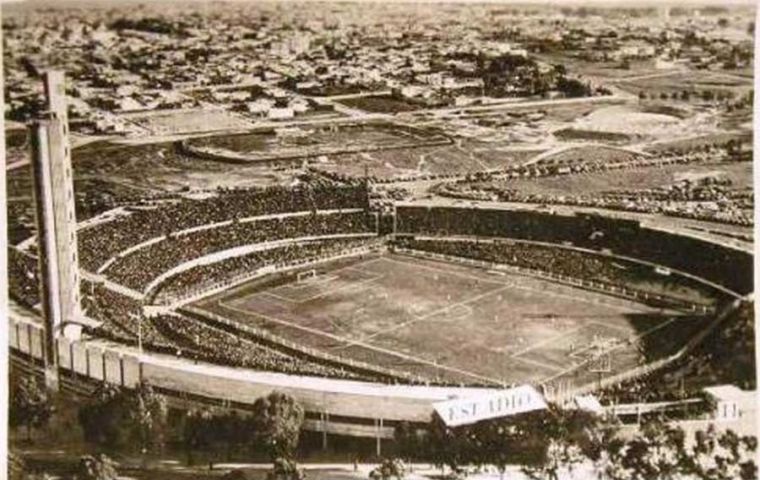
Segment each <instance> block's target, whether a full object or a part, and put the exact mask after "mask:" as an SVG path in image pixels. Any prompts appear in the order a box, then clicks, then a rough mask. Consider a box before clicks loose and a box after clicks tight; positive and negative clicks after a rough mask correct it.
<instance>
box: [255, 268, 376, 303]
mask: <svg viewBox="0 0 760 480" xmlns="http://www.w3.org/2000/svg"><path fill="white" fill-rule="evenodd" d="M384 277H385V275H376V276H374V277H370V278H367V279H365V280H359V281H351V280H349V281H348V284H347V285H343V286H342V287H338V288H332V289H330V288H327V289H325V290H322V291H321V292H319V293H316V294H314V295H312V296H310V297H306V298H300V299H293V298H287V297H283V296H282V295H279V294H277V293H273V292H272V291H271V290H267V291H264V292H259V294H263V295H269V296H270V297H274V298H276V299H278V300H284V301H286V302H289V303H297V304H301V303H306V302H310V301H312V300H316V299H317V298H319V297H324V296H326V295H332V294H334V293H338V292H342V291H345V290H351V289H354V288H363V287H364V285H365V284H367V283H372V282H375V281H377V280H380V279H381V278H384ZM335 278H340V276H338V275H335V276H334V277H333V279H335ZM317 286H319V284H317ZM248 298H250V297H248Z"/></svg>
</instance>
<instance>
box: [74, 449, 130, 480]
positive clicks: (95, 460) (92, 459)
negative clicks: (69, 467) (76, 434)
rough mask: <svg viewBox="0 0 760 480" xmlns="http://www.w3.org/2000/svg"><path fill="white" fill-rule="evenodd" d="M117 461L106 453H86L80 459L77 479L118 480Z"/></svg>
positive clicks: (75, 476) (76, 474) (75, 477)
mask: <svg viewBox="0 0 760 480" xmlns="http://www.w3.org/2000/svg"><path fill="white" fill-rule="evenodd" d="M118 477H119V474H118V473H117V471H116V463H115V462H114V461H113V460H111V459H110V458H109V457H107V456H106V455H103V454H100V455H97V456H92V455H85V456H83V457H82V458H80V459H79V465H78V466H77V471H76V473H75V474H74V479H75V480H116V479H117V478H118Z"/></svg>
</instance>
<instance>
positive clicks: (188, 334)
mask: <svg viewBox="0 0 760 480" xmlns="http://www.w3.org/2000/svg"><path fill="white" fill-rule="evenodd" d="M145 323H151V324H152V325H153V328H155V329H156V330H158V331H160V332H161V333H163V335H164V336H165V338H169V339H171V341H172V344H173V346H174V348H175V351H174V352H171V353H174V354H175V355H177V356H181V357H185V358H190V359H193V360H199V361H207V362H211V363H216V364H221V365H228V366H233V367H244V368H253V369H257V370H265V371H272V372H281V373H290V374H300V375H314V376H321V377H324V376H329V377H334V378H361V377H359V376H358V375H356V374H354V373H351V372H349V371H346V370H344V369H342V368H339V367H333V366H327V365H322V364H319V363H316V362H312V361H309V360H308V359H304V358H298V357H297V356H295V355H291V354H288V353H285V352H282V351H279V350H276V349H274V348H270V347H267V346H265V345H263V344H262V343H261V342H256V341H252V340H250V339H247V338H244V337H243V336H242V335H241V334H240V333H239V332H234V333H233V332H230V331H227V330H225V329H222V328H218V327H216V326H212V325H209V324H207V323H204V322H202V321H200V320H196V319H193V318H191V317H188V316H183V315H178V314H167V315H159V316H154V317H149V318H146V322H145Z"/></svg>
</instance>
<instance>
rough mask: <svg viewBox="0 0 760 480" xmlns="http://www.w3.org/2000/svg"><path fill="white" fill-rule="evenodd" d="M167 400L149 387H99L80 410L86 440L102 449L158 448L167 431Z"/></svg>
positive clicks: (107, 385)
mask: <svg viewBox="0 0 760 480" xmlns="http://www.w3.org/2000/svg"><path fill="white" fill-rule="evenodd" d="M166 415H167V407H166V399H165V397H163V396H162V395H159V394H156V393H154V392H153V390H152V389H151V388H150V387H149V386H140V387H139V388H137V389H135V390H130V389H125V388H120V387H116V386H114V385H110V384H102V385H101V386H100V387H99V388H98V390H97V391H96V392H95V394H94V395H93V400H92V401H91V402H90V403H88V404H86V405H84V406H83V407H82V408H80V409H79V423H80V425H81V426H82V430H83V431H84V437H85V440H86V441H88V442H90V443H93V444H96V445H99V446H101V447H105V448H124V447H128V446H136V447H138V448H139V449H140V450H141V451H142V450H144V449H148V448H161V447H162V446H163V442H164V437H165V431H166Z"/></svg>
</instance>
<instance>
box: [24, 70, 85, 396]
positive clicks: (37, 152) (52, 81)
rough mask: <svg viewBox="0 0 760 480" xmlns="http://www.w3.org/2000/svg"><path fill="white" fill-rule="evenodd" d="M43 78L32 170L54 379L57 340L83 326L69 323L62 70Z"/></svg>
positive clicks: (71, 223)
mask: <svg viewBox="0 0 760 480" xmlns="http://www.w3.org/2000/svg"><path fill="white" fill-rule="evenodd" d="M44 81H45V96H46V99H47V110H46V111H45V112H44V113H43V114H42V115H41V116H40V119H39V120H37V121H35V122H34V123H33V124H32V126H31V128H32V136H31V137H32V175H33V185H34V204H35V209H36V218H37V232H38V233H37V245H38V251H39V259H40V280H41V282H42V285H41V293H42V313H43V316H44V320H45V360H46V365H47V367H48V368H47V372H48V374H49V375H48V378H49V380H50V381H51V382H55V381H56V379H57V355H56V345H55V340H56V338H57V337H58V336H60V335H64V334H65V335H66V336H73V337H78V335H79V329H78V328H76V327H74V328H64V327H66V325H67V322H71V321H74V322H77V323H78V322H79V319H80V317H81V309H80V298H79V259H78V257H77V237H76V215H75V212H74V181H73V174H72V170H71V150H70V148H69V125H68V116H67V113H66V93H65V83H64V76H63V72H60V71H49V72H46V73H45V75H44ZM53 376H55V379H53V378H52V377H53ZM56 383H57V382H56Z"/></svg>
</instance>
